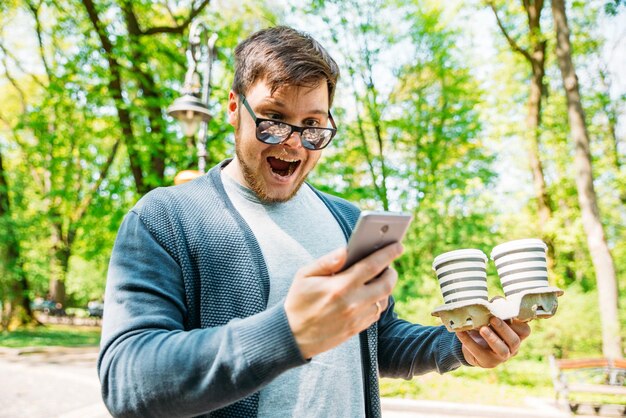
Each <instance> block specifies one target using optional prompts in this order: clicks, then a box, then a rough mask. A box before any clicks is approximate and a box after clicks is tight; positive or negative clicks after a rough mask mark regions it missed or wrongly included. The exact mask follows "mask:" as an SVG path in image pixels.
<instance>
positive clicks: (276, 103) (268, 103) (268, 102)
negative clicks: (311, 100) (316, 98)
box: [258, 98, 330, 116]
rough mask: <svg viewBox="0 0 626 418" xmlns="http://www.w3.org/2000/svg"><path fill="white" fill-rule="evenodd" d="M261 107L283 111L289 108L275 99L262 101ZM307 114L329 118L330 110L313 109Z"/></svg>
mask: <svg viewBox="0 0 626 418" xmlns="http://www.w3.org/2000/svg"><path fill="white" fill-rule="evenodd" d="M258 106H259V107H261V106H278V107H281V108H283V109H288V108H289V106H287V105H286V104H285V103H284V102H283V101H281V100H278V99H273V98H267V99H263V100H262V101H261V103H259V104H258ZM306 113H313V114H316V115H322V116H328V114H329V113H330V110H322V109H313V110H310V111H307V112H306Z"/></svg>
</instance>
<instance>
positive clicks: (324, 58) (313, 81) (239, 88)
mask: <svg viewBox="0 0 626 418" xmlns="http://www.w3.org/2000/svg"><path fill="white" fill-rule="evenodd" d="M338 78H339V67H338V66H337V63H336V62H335V60H333V59H332V58H331V56H330V55H329V54H328V52H326V50H325V49H324V47H323V46H322V45H320V44H319V42H317V41H316V40H315V39H313V38H312V37H311V36H310V35H308V34H306V33H303V32H299V31H297V30H295V29H293V28H290V27H287V26H276V27H272V28H267V29H263V30H260V31H258V32H255V33H253V34H252V35H250V37H248V38H247V39H246V40H244V41H243V42H241V43H240V44H239V45H238V46H237V48H236V49H235V79H234V80H233V87H232V89H233V91H234V92H235V93H241V94H245V93H246V92H247V91H248V89H249V88H250V87H252V86H253V85H254V84H255V83H256V82H257V81H259V80H265V81H266V82H267V83H268V85H269V87H270V91H271V92H272V93H274V92H275V91H276V90H278V89H279V88H280V87H282V86H285V85H291V86H301V87H315V86H317V85H318V83H319V82H320V80H326V83H327V85H328V104H329V106H330V105H332V102H333V97H334V95H335V86H336V85H337V79H338Z"/></svg>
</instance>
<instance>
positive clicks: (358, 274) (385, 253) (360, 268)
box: [345, 242, 404, 285]
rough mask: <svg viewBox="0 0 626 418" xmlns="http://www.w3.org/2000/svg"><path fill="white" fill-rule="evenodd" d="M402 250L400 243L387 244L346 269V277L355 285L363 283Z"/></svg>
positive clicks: (380, 270)
mask: <svg viewBox="0 0 626 418" xmlns="http://www.w3.org/2000/svg"><path fill="white" fill-rule="evenodd" d="M403 252H404V248H403V247H402V244H400V243H397V242H396V243H393V244H390V245H387V246H386V247H384V248H382V249H380V250H378V251H376V252H375V253H373V254H370V255H369V256H367V257H365V258H364V259H362V260H361V261H359V262H357V263H355V264H354V265H353V266H352V267H350V268H349V269H347V270H346V271H345V273H346V277H347V278H348V280H350V281H352V282H354V284H356V285H361V284H365V283H367V282H369V281H370V280H372V279H373V278H375V277H376V276H378V275H379V274H380V273H381V272H382V271H383V270H385V269H386V268H387V267H389V265H391V263H392V262H393V260H395V259H396V258H398V257H400V256H401V255H402V253H403Z"/></svg>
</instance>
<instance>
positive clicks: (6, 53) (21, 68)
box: [0, 42, 48, 89]
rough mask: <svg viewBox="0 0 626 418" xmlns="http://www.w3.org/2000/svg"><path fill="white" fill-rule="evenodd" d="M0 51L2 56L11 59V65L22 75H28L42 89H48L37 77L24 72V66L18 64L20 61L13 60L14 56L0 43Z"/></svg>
mask: <svg viewBox="0 0 626 418" xmlns="http://www.w3.org/2000/svg"><path fill="white" fill-rule="evenodd" d="M0 50H2V52H3V53H4V55H5V56H6V57H7V58H10V59H11V62H12V63H13V65H15V66H16V67H17V68H18V69H19V70H20V71H21V72H23V73H24V74H28V75H29V76H30V77H31V78H32V79H33V81H34V82H35V83H36V84H37V85H39V86H41V87H43V88H44V89H45V88H48V86H46V85H45V84H44V82H43V81H41V80H40V79H39V78H37V76H36V75H35V74H33V73H29V72H28V71H26V70H25V69H24V66H22V63H21V62H20V60H18V59H17V58H15V55H13V54H12V53H11V51H10V50H9V49H8V48H7V47H5V46H4V44H3V43H2V42H0Z"/></svg>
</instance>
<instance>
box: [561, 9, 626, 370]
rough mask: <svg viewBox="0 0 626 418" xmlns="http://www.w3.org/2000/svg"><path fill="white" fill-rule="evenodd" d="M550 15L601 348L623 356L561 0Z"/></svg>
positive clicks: (610, 261)
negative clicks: (593, 277) (592, 270)
mask: <svg viewBox="0 0 626 418" xmlns="http://www.w3.org/2000/svg"><path fill="white" fill-rule="evenodd" d="M552 17H553V18H554V27H555V29H556V36H557V43H556V54H557V59H558V63H559V68H560V70H561V76H562V78H563V87H564V88H565V93H566V97H567V114H568V118H569V124H570V132H571V135H572V139H573V140H574V143H575V145H576V154H575V165H576V171H577V174H576V187H577V189H578V201H579V203H580V209H581V212H582V221H583V227H584V230H585V234H586V235H587V245H588V246H589V252H590V253H591V258H592V261H593V266H594V268H595V271H596V280H597V283H598V298H599V303H600V320H601V322H602V351H603V354H604V356H606V357H609V358H622V356H623V353H622V347H621V337H620V325H619V316H618V295H617V293H618V290H617V276H616V273H615V265H614V263H613V258H612V257H611V253H610V251H609V247H608V245H607V241H606V237H605V235H604V229H603V226H602V223H601V221H600V211H599V209H598V203H597V197H596V192H595V189H594V186H593V173H592V162H591V152H590V150H589V135H588V133H587V126H586V124H585V114H584V111H583V108H582V104H581V101H580V92H579V87H578V78H577V76H576V71H575V69H574V64H573V62H572V50H571V45H570V39H569V26H568V23H567V16H566V13H565V3H564V0H552Z"/></svg>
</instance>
